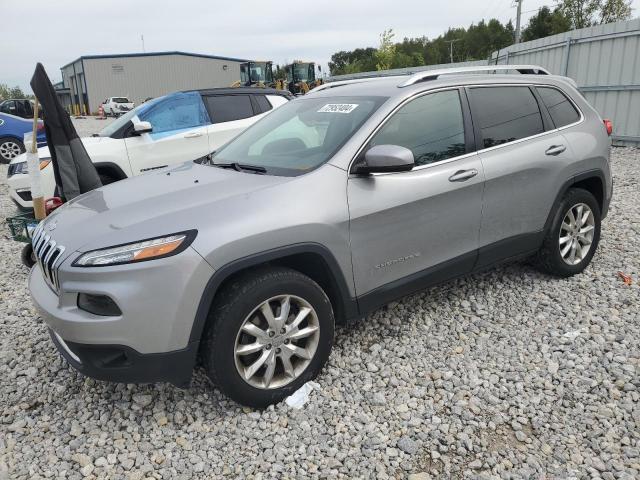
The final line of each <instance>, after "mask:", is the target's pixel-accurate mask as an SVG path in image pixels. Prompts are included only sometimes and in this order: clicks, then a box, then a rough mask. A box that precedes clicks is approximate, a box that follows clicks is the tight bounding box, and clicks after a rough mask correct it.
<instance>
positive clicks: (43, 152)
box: [11, 137, 113, 163]
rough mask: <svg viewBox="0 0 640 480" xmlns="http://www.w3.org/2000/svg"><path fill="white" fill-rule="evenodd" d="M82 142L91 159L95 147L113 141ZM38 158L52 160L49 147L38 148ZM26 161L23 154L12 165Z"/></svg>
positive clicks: (87, 139)
mask: <svg viewBox="0 0 640 480" xmlns="http://www.w3.org/2000/svg"><path fill="white" fill-rule="evenodd" d="M80 140H81V141H82V144H83V145H84V147H85V148H86V149H87V153H88V154H89V157H91V150H92V148H93V147H94V146H95V145H98V144H99V143H103V142H104V141H109V140H113V139H112V138H109V137H84V138H81V139H80ZM38 158H40V160H44V159H45V158H51V153H50V152H49V147H40V148H38ZM26 161H27V154H26V153H22V154H20V155H18V156H17V157H16V158H14V159H13V160H11V163H22V162H26Z"/></svg>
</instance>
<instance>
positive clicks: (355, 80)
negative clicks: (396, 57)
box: [309, 75, 405, 93]
mask: <svg viewBox="0 0 640 480" xmlns="http://www.w3.org/2000/svg"><path fill="white" fill-rule="evenodd" d="M400 76H402V77H404V76H405V75H388V76H379V77H366V78H353V79H351V80H338V81H336V82H326V83H323V84H322V85H318V86H317V87H315V88H312V89H311V90H310V91H309V93H311V92H319V91H320V90H327V89H329V88H335V87H341V86H342V85H351V84H353V83H364V82H371V81H374V80H380V79H383V78H393V77H400Z"/></svg>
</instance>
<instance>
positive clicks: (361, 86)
mask: <svg viewBox="0 0 640 480" xmlns="http://www.w3.org/2000/svg"><path fill="white" fill-rule="evenodd" d="M408 78H410V77H408V76H394V77H378V78H376V79H372V78H368V79H359V80H347V81H344V82H336V85H335V86H333V87H332V88H323V89H319V90H317V91H316V90H315V89H313V90H311V91H310V92H309V93H308V94H307V95H313V96H314V97H340V96H345V97H347V96H349V97H351V96H353V97H358V96H372V97H374V96H383V97H389V98H398V97H408V96H411V95H413V94H415V93H416V92H418V91H426V90H432V89H436V88H443V87H450V86H464V85H469V86H471V85H492V84H503V85H504V84H525V85H526V84H531V83H536V84H538V83H540V84H549V85H558V84H569V85H570V84H571V80H570V79H568V78H566V77H559V76H556V75H530V74H522V75H510V74H472V75H465V74H459V75H455V74H454V75H446V76H441V77H439V78H434V79H431V78H428V79H425V80H424V81H419V82H415V83H412V84H411V85H407V86H406V87H405V86H403V84H404V83H405V82H406V81H407V79H408ZM326 85H331V84H325V86H326Z"/></svg>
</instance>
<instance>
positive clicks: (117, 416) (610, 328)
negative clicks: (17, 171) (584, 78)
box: [0, 124, 640, 480]
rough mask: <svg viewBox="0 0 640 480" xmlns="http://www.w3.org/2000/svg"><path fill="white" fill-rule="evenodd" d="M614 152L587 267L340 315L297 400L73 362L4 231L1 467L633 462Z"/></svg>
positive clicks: (28, 471) (638, 273)
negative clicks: (321, 364)
mask: <svg viewBox="0 0 640 480" xmlns="http://www.w3.org/2000/svg"><path fill="white" fill-rule="evenodd" d="M86 125H87V124H85V126H86ZM612 162H613V169H614V173H615V179H616V180H615V182H616V183H615V185H616V186H615V188H616V190H615V198H614V202H613V205H612V208H611V212H610V215H609V217H608V218H607V220H606V221H605V223H604V226H603V236H602V240H601V244H600V249H599V251H598V253H597V254H596V256H595V258H594V261H593V264H592V265H591V266H590V267H589V268H588V269H587V270H586V272H585V273H584V274H582V275H579V276H577V277H574V278H570V279H566V280H558V279H553V278H550V277H547V276H544V275H542V274H540V273H538V272H536V271H535V270H533V269H532V268H531V267H529V266H527V265H526V264H523V263H518V264H513V265H508V266H504V267H501V268H499V269H496V270H492V271H489V272H486V273H483V274H479V275H474V276H471V277H468V278H465V279H461V280H457V281H455V282H451V283H448V284H446V285H443V286H440V287H437V288H433V289H431V290H429V291H426V292H423V293H420V294H416V295H413V296H411V297H408V298H406V299H404V300H403V301H400V302H397V303H394V304H392V305H390V306H388V307H386V308H384V309H381V310H379V311H377V312H375V313H373V314H372V315H370V316H369V317H368V318H367V319H366V321H365V322H363V323H360V324H358V325H356V326H354V327H351V328H349V329H339V330H338V332H337V338H336V345H335V347H334V350H333V353H332V356H331V359H330V361H329V363H328V365H327V367H326V368H325V370H324V372H323V373H322V374H321V375H320V376H319V377H318V379H317V382H318V384H319V388H318V389H316V390H314V391H313V392H312V393H311V397H310V400H309V402H308V403H307V404H306V405H305V406H304V407H303V408H302V409H301V410H294V409H292V408H290V407H289V406H287V405H286V404H284V403H283V404H279V405H276V406H275V407H270V408H268V409H267V410H265V411H252V410H250V409H246V408H241V407H239V406H238V405H236V404H234V403H232V402H231V401H229V400H227V399H225V398H224V397H222V395H221V394H220V393H219V392H217V391H216V390H214V389H212V388H211V387H210V386H209V384H208V383H207V380H206V378H205V376H204V375H203V374H202V372H197V373H196V375H195V378H194V381H193V385H192V387H191V388H190V389H189V390H180V389H177V388H174V387H172V386H170V385H142V386H136V385H118V384H109V383H103V382H97V381H94V380H91V379H87V378H83V377H82V376H81V375H79V374H77V373H76V372H74V371H73V370H72V369H71V368H70V367H69V366H68V365H67V364H66V363H65V362H64V361H63V360H62V359H61V358H60V356H59V355H58V354H57V353H56V351H55V349H54V347H53V345H52V343H51V341H50V340H49V337H48V335H47V333H46V330H45V327H44V325H43V324H42V322H41V320H40V319H39V318H38V315H37V314H36V312H35V310H34V309H33V307H32V306H31V303H30V301H29V296H28V292H27V287H26V285H27V270H26V269H25V268H24V267H22V266H21V265H20V263H19V257H18V254H19V250H20V245H18V244H16V243H14V242H11V241H9V239H8V238H7V236H6V234H5V233H4V232H3V233H0V275H2V279H1V281H0V300H1V302H0V328H1V331H2V336H1V338H0V377H1V378H2V382H1V384H0V412H1V416H0V429H1V430H0V432H1V433H2V434H1V435H0V472H3V473H0V478H2V476H3V475H4V476H5V477H10V478H19V479H34V478H44V477H47V478H83V477H86V478H109V479H117V478H130V479H142V478H165V479H167V478H170V479H173V478H178V479H180V478H183V479H190V478H218V477H225V476H226V477H229V478H378V479H384V478H410V479H414V480H419V479H423V480H424V479H428V478H442V477H445V478H463V477H464V478H540V479H542V478H546V479H549V478H562V479H565V478H604V479H632V478H638V477H639V476H640V402H639V401H638V400H639V398H640V394H639V391H640V365H639V363H640V348H639V345H640V318H639V311H640V308H639V307H640V287H639V283H640V188H639V187H638V185H639V182H640V168H639V162H640V150H637V149H615V150H614V153H613V159H612ZM5 174H6V166H2V167H0V175H1V176H2V177H3V178H4V175H5ZM11 211H12V206H11V204H10V201H9V200H8V195H7V189H6V186H5V185H2V186H1V187H0V212H1V216H2V217H4V216H5V215H6V214H7V212H11ZM618 271H623V272H625V273H627V274H630V275H632V277H633V284H632V285H631V286H627V285H625V284H624V283H623V282H622V280H621V279H620V278H618V276H617V272H618Z"/></svg>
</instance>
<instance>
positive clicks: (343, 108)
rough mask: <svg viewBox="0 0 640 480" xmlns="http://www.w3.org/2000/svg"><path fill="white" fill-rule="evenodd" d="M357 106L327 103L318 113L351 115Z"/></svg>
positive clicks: (353, 104)
mask: <svg viewBox="0 0 640 480" xmlns="http://www.w3.org/2000/svg"><path fill="white" fill-rule="evenodd" d="M357 106H358V104H357V103H327V104H326V105H325V106H324V107H322V108H321V109H320V110H318V113H351V112H353V111H354V110H355V109H356V107H357Z"/></svg>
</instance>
